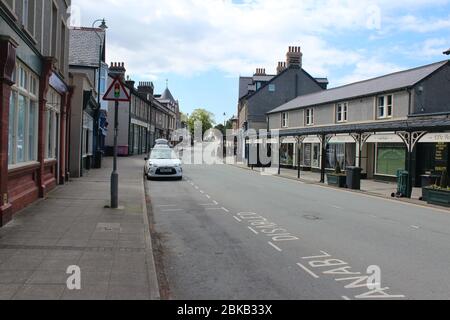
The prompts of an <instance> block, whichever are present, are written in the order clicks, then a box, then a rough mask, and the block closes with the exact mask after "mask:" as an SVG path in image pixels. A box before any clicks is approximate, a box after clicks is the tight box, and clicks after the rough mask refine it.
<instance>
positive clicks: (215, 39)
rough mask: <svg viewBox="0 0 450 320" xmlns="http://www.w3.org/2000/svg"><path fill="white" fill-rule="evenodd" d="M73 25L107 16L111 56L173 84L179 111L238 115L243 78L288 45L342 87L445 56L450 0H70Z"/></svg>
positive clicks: (143, 77)
mask: <svg viewBox="0 0 450 320" xmlns="http://www.w3.org/2000/svg"><path fill="white" fill-rule="evenodd" d="M72 12H73V24H74V25H77V26H79V25H82V26H90V25H91V24H92V21H94V20H95V19H98V18H103V17H105V18H106V19H107V24H108V26H109V29H108V52H107V59H108V61H114V62H116V61H117V62H118V61H123V62H125V64H126V67H127V70H128V74H129V75H130V76H131V77H132V78H133V79H134V80H136V81H149V80H150V81H153V82H154V84H155V87H156V91H157V92H162V91H163V90H164V89H165V86H166V79H169V88H170V90H171V91H172V93H173V95H174V96H175V97H176V98H178V99H179V100H180V103H181V108H182V111H183V112H185V113H191V112H192V110H194V109H196V108H205V109H208V110H210V111H211V112H213V113H214V114H215V115H216V121H217V122H218V123H220V122H222V121H223V119H224V117H223V113H226V114H227V117H231V116H232V115H233V114H236V112H237V110H236V109H237V91H238V78H239V75H243V76H245V75H252V74H253V73H254V71H255V69H256V68H266V71H267V72H269V73H274V72H275V67H276V65H277V62H278V61H284V60H285V54H286V51H287V48H288V46H301V47H302V51H303V54H304V59H303V67H304V69H305V70H306V71H307V72H309V73H311V74H312V75H313V76H317V77H325V76H326V77H328V79H329V80H330V86H331V87H334V86H338V85H342V84H347V83H350V82H354V81H359V80H363V79H367V78H371V77H375V76H379V75H383V74H387V73H390V72H395V71H398V70H402V69H407V68H412V67H416V66H420V65H424V64H428V63H433V62H436V61H441V60H444V59H446V58H447V57H446V56H444V55H442V52H443V51H444V50H446V49H448V48H450V0H399V1H392V0H341V1H338V0H318V1H317V0H316V1H314V0H302V1H298V0H240V1H236V0H234V1H232V0H165V1H162V0H158V1H155V0H127V1H119V0H100V1H96V2H93V1H91V0H73V10H72Z"/></svg>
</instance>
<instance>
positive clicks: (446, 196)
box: [427, 188, 450, 207]
mask: <svg viewBox="0 0 450 320" xmlns="http://www.w3.org/2000/svg"><path fill="white" fill-rule="evenodd" d="M427 189H428V190H427V193H428V195H427V202H428V204H434V205H437V206H444V207H450V191H449V190H445V189H432V188H427Z"/></svg>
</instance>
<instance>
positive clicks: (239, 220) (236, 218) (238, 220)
mask: <svg viewBox="0 0 450 320" xmlns="http://www.w3.org/2000/svg"><path fill="white" fill-rule="evenodd" d="M233 218H234V219H235V220H236V221H237V222H239V223H241V222H242V220H241V219H239V218H238V217H236V216H233Z"/></svg>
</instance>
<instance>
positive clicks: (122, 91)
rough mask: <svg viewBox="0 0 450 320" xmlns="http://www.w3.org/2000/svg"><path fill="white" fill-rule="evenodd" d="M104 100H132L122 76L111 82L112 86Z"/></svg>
mask: <svg viewBox="0 0 450 320" xmlns="http://www.w3.org/2000/svg"><path fill="white" fill-rule="evenodd" d="M103 100H105V101H124V102H127V101H130V94H129V93H128V91H127V89H126V88H125V86H124V85H123V83H122V81H120V78H116V79H114V81H113V83H111V86H110V87H109V89H108V90H107V91H106V93H105V95H104V97H103Z"/></svg>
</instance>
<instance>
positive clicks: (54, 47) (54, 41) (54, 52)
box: [51, 2, 58, 57]
mask: <svg viewBox="0 0 450 320" xmlns="http://www.w3.org/2000/svg"><path fill="white" fill-rule="evenodd" d="M51 30H52V33H51V41H52V45H51V56H52V57H56V56H57V41H58V38H57V36H58V8H57V7H56V5H55V4H54V3H53V2H52V29H51Z"/></svg>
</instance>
